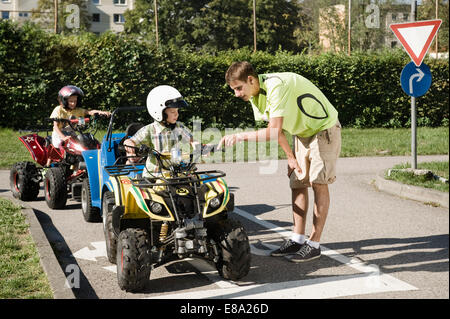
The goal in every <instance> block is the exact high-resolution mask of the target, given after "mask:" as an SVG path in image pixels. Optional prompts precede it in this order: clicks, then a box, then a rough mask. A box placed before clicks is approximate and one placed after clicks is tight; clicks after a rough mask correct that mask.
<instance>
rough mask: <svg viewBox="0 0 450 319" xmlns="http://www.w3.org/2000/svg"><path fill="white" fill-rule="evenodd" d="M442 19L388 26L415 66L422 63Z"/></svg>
mask: <svg viewBox="0 0 450 319" xmlns="http://www.w3.org/2000/svg"><path fill="white" fill-rule="evenodd" d="M441 23H442V20H427V21H417V22H408V23H396V24H391V25H390V26H389V27H390V28H391V30H392V31H393V32H394V34H395V36H396V37H397V39H398V40H399V41H400V42H401V43H402V45H403V47H404V48H405V50H406V52H408V54H409V56H410V57H411V59H412V60H413V62H414V64H415V65H416V66H420V65H421V64H422V61H423V58H424V57H425V54H426V53H427V51H428V49H429V48H430V45H431V41H433V38H434V36H435V35H436V33H437V31H438V29H439V27H440V26H441Z"/></svg>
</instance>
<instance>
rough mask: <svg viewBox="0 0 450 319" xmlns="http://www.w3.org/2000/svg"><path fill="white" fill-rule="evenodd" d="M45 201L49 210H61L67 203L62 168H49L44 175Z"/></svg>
mask: <svg viewBox="0 0 450 319" xmlns="http://www.w3.org/2000/svg"><path fill="white" fill-rule="evenodd" d="M44 193H45V201H46V202H47V205H48V207H50V208H51V209H61V208H64V207H65V206H66V202H67V182H66V175H65V173H64V168H63V167H58V166H56V167H50V168H49V169H47V172H46V173H45V180H44Z"/></svg>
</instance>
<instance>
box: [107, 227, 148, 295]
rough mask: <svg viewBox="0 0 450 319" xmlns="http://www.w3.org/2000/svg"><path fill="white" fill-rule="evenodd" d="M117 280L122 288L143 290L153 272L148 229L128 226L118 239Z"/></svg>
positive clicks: (135, 290)
mask: <svg viewBox="0 0 450 319" xmlns="http://www.w3.org/2000/svg"><path fill="white" fill-rule="evenodd" d="M116 264H117V280H118V283H119V287H120V289H122V290H125V291H130V292H137V291H141V290H142V289H143V288H144V287H145V285H146V284H147V282H148V280H149V279H150V273H151V252H150V243H149V236H148V233H147V231H146V230H143V229H139V228H127V229H125V230H123V231H121V232H120V234H119V238H118V239H117V253H116Z"/></svg>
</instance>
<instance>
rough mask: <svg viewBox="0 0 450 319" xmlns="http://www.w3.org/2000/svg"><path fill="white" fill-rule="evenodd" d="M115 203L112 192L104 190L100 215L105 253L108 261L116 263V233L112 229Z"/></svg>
mask: <svg viewBox="0 0 450 319" xmlns="http://www.w3.org/2000/svg"><path fill="white" fill-rule="evenodd" d="M114 203H115V199H114V193H112V192H109V191H106V192H105V194H104V195H103V202H102V217H103V232H104V234H105V241H106V255H107V256H108V260H109V262H110V263H112V264H115V263H116V253H117V235H116V233H115V232H114V229H113V223H112V210H113V206H114Z"/></svg>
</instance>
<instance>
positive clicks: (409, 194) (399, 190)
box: [375, 170, 449, 208]
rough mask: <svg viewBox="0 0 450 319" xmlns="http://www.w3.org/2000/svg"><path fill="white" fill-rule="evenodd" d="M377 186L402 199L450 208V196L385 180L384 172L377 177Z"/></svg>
mask: <svg viewBox="0 0 450 319" xmlns="http://www.w3.org/2000/svg"><path fill="white" fill-rule="evenodd" d="M375 186H376V188H378V190H380V191H384V192H386V193H389V194H393V195H396V196H399V197H402V198H407V199H412V200H415V201H419V202H423V203H434V204H438V205H439V206H441V207H445V208H449V194H448V193H444V192H440V191H437V190H434V189H427V188H423V187H418V186H413V185H407V184H402V183H399V182H395V181H390V180H387V179H385V178H384V170H382V171H380V172H379V173H378V174H377V175H376V176H375Z"/></svg>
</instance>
